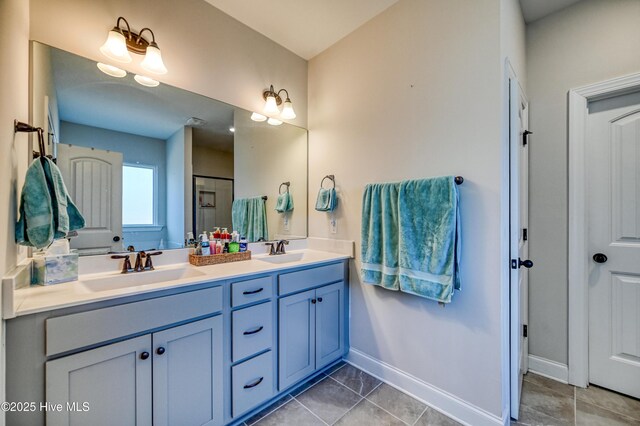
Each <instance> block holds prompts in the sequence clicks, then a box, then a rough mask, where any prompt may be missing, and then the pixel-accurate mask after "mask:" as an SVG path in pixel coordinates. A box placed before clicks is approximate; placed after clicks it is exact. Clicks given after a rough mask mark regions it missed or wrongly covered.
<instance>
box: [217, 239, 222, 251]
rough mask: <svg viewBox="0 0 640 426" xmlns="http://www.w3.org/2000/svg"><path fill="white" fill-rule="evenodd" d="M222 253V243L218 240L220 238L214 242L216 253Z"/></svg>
mask: <svg viewBox="0 0 640 426" xmlns="http://www.w3.org/2000/svg"><path fill="white" fill-rule="evenodd" d="M220 253H222V243H221V242H220V240H218V241H217V242H216V254H220Z"/></svg>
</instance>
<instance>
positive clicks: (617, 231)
mask: <svg viewBox="0 0 640 426" xmlns="http://www.w3.org/2000/svg"><path fill="white" fill-rule="evenodd" d="M586 143H587V145H586V157H587V158H586V161H587V163H586V165H587V189H588V191H587V196H588V212H587V213H588V230H589V236H588V244H589V256H590V265H589V382H590V383H593V384H597V385H599V386H603V387H606V388H609V389H612V390H615V391H617V392H621V393H624V394H627V395H631V396H634V397H636V398H640V93H634V94H628V95H622V96H617V97H614V98H609V99H605V100H601V101H597V102H592V103H590V104H589V118H588V120H587V140H586Z"/></svg>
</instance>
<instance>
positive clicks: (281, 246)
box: [276, 240, 289, 254]
mask: <svg viewBox="0 0 640 426" xmlns="http://www.w3.org/2000/svg"><path fill="white" fill-rule="evenodd" d="M287 244H289V241H287V240H280V241H278V245H277V246H276V254H287V253H286V252H285V250H284V246H285V245H287Z"/></svg>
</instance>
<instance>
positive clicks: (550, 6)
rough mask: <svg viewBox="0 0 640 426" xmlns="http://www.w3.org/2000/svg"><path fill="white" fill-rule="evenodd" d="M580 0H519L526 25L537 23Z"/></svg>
mask: <svg viewBox="0 0 640 426" xmlns="http://www.w3.org/2000/svg"><path fill="white" fill-rule="evenodd" d="M579 1H581V0H520V6H521V7H522V15H523V16H524V21H525V22H526V23H529V22H533V21H537V20H538V19H540V18H544V17H545V16H547V15H551V14H552V13H554V12H557V11H559V10H561V9H564V8H565V7H568V6H571V5H572V4H574V3H578V2H579Z"/></svg>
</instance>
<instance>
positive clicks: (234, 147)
mask: <svg viewBox="0 0 640 426" xmlns="http://www.w3.org/2000/svg"><path fill="white" fill-rule="evenodd" d="M97 65H98V64H97V63H96V62H94V61H92V60H89V59H86V58H83V57H80V56H77V55H74V54H72V53H69V52H65V51H63V50H60V49H56V48H53V47H50V46H47V45H44V44H42V43H38V42H32V43H31V75H32V81H31V113H32V117H31V118H32V124H33V125H34V126H40V127H43V128H45V130H46V133H47V134H48V145H47V146H48V150H49V151H48V152H47V153H48V154H52V155H53V156H54V157H55V158H56V161H57V163H58V166H59V167H60V170H61V171H62V174H63V177H64V179H65V183H66V185H67V189H68V191H69V193H70V195H71V197H72V199H73V200H74V201H75V202H76V204H77V205H78V207H79V209H80V210H81V212H82V213H83V215H84V217H85V220H86V222H87V226H86V228H85V229H83V230H81V231H79V232H78V235H77V236H74V237H72V238H71V247H72V248H75V249H77V250H78V252H79V253H80V254H84V255H90V254H105V253H109V252H119V251H126V250H127V249H128V248H130V247H132V248H133V249H135V250H149V249H169V248H182V247H184V244H185V238H186V235H187V233H188V232H193V233H194V234H195V235H196V236H197V235H199V234H200V233H202V232H210V231H213V230H214V228H216V227H221V228H228V230H229V232H231V231H232V229H233V225H234V223H233V221H234V220H235V221H236V224H237V223H239V222H238V221H245V222H243V223H240V225H239V226H240V227H252V228H251V229H252V231H248V232H249V235H248V236H249V238H250V240H252V241H261V240H276V239H283V238H284V239H295V238H305V237H306V236H307V187H308V186H307V148H308V146H307V143H308V141H307V130H306V129H303V128H300V127H296V126H293V125H290V124H286V123H284V124H282V125H279V126H272V125H269V124H267V122H256V121H253V120H251V112H249V111H246V110H243V109H240V108H237V107H234V106H231V105H228V104H225V103H223V102H219V101H216V100H214V99H210V98H207V97H205V96H201V95H198V94H196V93H191V92H187V91H185V90H182V89H178V88H175V87H171V86H167V85H165V84H160V85H158V86H156V87H147V86H143V85H141V84H139V83H138V82H137V81H136V80H135V79H134V75H133V74H131V73H127V74H126V75H125V76H122V77H114V76H110V75H107V74H106V73H104V72H103V71H101V70H100V69H99V68H98V66H97ZM217 84H222V83H217ZM285 182H286V183H288V184H287V185H282V184H283V183H285ZM285 191H289V194H290V196H291V199H292V203H293V209H291V210H289V211H285V212H281V213H279V212H277V211H276V210H275V207H276V202H277V200H278V196H279V193H284V192H285ZM234 200H235V201H238V203H236V207H237V206H238V205H240V204H241V203H240V202H241V201H247V202H255V203H258V204H257V205H260V202H263V203H264V211H265V212H266V223H267V226H266V228H265V227H264V226H263V227H257V228H256V226H254V225H255V224H253V223H246V221H250V220H252V219H251V217H253V215H235V216H234V214H232V206H233V205H234ZM244 216H248V217H244ZM236 227H238V226H236ZM256 229H257V231H256ZM238 230H239V229H238ZM239 231H240V230H239ZM253 231H255V232H253Z"/></svg>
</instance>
